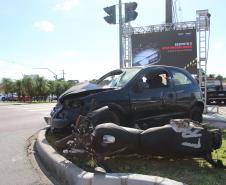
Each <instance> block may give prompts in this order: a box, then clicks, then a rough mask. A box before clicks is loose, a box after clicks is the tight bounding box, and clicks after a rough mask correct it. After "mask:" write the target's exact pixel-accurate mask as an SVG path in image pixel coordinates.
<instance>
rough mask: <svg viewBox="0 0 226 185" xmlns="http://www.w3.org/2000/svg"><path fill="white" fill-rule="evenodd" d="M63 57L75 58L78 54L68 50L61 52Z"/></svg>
mask: <svg viewBox="0 0 226 185" xmlns="http://www.w3.org/2000/svg"><path fill="white" fill-rule="evenodd" d="M63 56H64V57H77V56H79V52H78V51H72V50H68V51H64V52H63Z"/></svg>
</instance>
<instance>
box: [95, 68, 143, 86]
mask: <svg viewBox="0 0 226 185" xmlns="http://www.w3.org/2000/svg"><path fill="white" fill-rule="evenodd" d="M140 70H141V68H130V69H122V70H115V71H113V72H110V73H108V74H106V75H104V76H103V77H101V78H100V79H99V80H98V82H97V84H98V85H101V86H103V87H106V88H109V87H110V88H111V87H113V88H122V87H124V86H125V85H126V84H127V83H128V82H129V81H130V80H131V79H132V78H133V77H134V76H135V75H136V74H137V73H138V72H139V71H140Z"/></svg>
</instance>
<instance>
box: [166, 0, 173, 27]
mask: <svg viewBox="0 0 226 185" xmlns="http://www.w3.org/2000/svg"><path fill="white" fill-rule="evenodd" d="M172 7H173V1H172V0H166V24H167V23H172V22H173V13H172Z"/></svg>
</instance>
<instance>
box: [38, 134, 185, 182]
mask: <svg viewBox="0 0 226 185" xmlns="http://www.w3.org/2000/svg"><path fill="white" fill-rule="evenodd" d="M45 132H46V130H41V131H40V132H39V134H38V138H37V141H36V149H37V152H38V155H39V157H40V159H41V161H42V162H43V164H44V166H45V167H46V168H47V169H48V170H50V171H51V172H52V173H53V175H54V176H55V177H57V178H58V179H60V180H61V182H62V183H63V184H69V185H185V184H184V183H181V182H177V181H174V180H170V179H168V178H162V177H158V176H148V175H140V174H126V173H124V174H122V173H107V174H95V173H90V172H86V171H84V170H82V169H80V168H78V167H77V166H76V165H74V164H73V163H72V162H70V161H68V160H67V159H66V158H64V157H63V156H61V155H59V154H58V153H57V152H56V151H55V150H54V149H53V148H52V147H51V146H50V145H49V144H48V142H47V140H46V138H45Z"/></svg>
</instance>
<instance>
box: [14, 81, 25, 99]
mask: <svg viewBox="0 0 226 185" xmlns="http://www.w3.org/2000/svg"><path fill="white" fill-rule="evenodd" d="M15 92H16V93H17V95H18V97H20V96H23V95H24V94H25V93H24V88H23V84H22V80H16V82H15Z"/></svg>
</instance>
